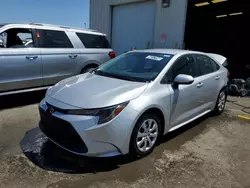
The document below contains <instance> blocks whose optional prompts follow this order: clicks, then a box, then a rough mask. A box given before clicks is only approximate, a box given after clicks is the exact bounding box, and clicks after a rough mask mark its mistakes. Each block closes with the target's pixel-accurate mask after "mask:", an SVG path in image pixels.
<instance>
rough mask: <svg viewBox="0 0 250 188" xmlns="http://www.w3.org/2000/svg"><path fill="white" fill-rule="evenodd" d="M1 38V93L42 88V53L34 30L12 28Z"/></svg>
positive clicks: (0, 35)
mask: <svg viewBox="0 0 250 188" xmlns="http://www.w3.org/2000/svg"><path fill="white" fill-rule="evenodd" d="M0 38H1V39H2V41H3V45H2V46H1V47H0V92H5V91H11V90H20V89H27V88H33V87H39V86H42V84H43V80H42V64H41V52H40V49H39V48H37V43H36V41H35V40H34V36H33V34H32V30H31V29H28V28H27V29H26V28H12V29H8V30H6V31H3V32H2V33H0ZM27 43H28V44H27Z"/></svg>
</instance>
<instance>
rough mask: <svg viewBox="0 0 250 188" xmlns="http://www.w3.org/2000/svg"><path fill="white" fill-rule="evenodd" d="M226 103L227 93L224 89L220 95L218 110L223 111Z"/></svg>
mask: <svg viewBox="0 0 250 188" xmlns="http://www.w3.org/2000/svg"><path fill="white" fill-rule="evenodd" d="M225 104H226V94H225V92H224V91H222V92H221V93H220V95H219V101H218V110H219V111H222V110H223V109H224V107H225Z"/></svg>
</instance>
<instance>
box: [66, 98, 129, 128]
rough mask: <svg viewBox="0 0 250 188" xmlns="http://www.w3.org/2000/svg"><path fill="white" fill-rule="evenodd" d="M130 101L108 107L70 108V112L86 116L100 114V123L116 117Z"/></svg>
mask: <svg viewBox="0 0 250 188" xmlns="http://www.w3.org/2000/svg"><path fill="white" fill-rule="evenodd" d="M127 104H128V102H126V103H122V104H118V105H115V106H111V107H108V108H100V109H79V110H78V109H77V110H68V114H72V115H85V116H98V117H99V121H98V124H102V123H106V122H108V121H110V120H112V119H113V118H115V117H116V116H117V115H118V114H119V113H120V112H121V111H122V110H123V109H124V108H125V107H126V106H127Z"/></svg>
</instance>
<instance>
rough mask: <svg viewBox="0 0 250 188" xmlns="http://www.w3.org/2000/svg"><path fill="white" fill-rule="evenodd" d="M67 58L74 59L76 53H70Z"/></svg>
mask: <svg viewBox="0 0 250 188" xmlns="http://www.w3.org/2000/svg"><path fill="white" fill-rule="evenodd" d="M69 58H71V59H75V58H77V55H76V54H71V55H69Z"/></svg>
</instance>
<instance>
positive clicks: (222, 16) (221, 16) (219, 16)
mask: <svg viewBox="0 0 250 188" xmlns="http://www.w3.org/2000/svg"><path fill="white" fill-rule="evenodd" d="M224 17H227V15H226V14H223V15H218V16H216V18H224Z"/></svg>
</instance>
